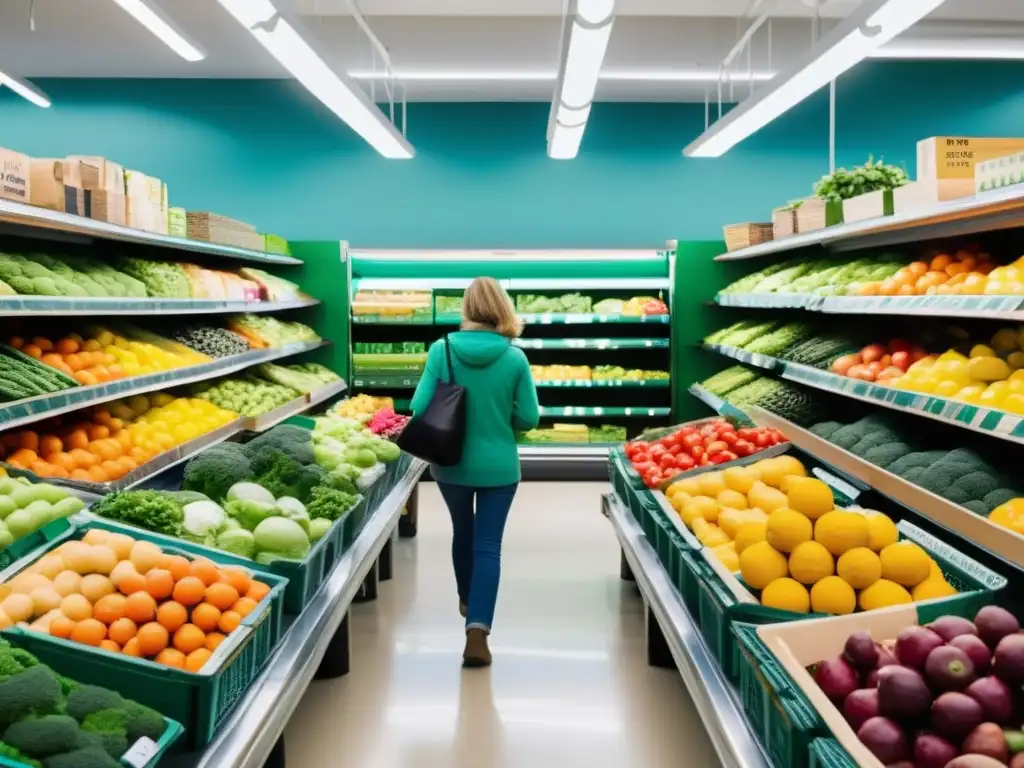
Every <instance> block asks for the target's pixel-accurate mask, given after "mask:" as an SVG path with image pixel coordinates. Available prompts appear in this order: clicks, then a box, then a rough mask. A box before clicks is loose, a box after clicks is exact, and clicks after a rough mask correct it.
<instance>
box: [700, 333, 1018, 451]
mask: <svg viewBox="0 0 1024 768" xmlns="http://www.w3.org/2000/svg"><path fill="white" fill-rule="evenodd" d="M704 346H705V347H706V348H708V349H710V350H711V351H714V352H717V353H718V354H720V355H724V356H726V357H730V358H732V359H734V360H742V361H743V362H746V360H745V359H744V358H741V357H739V356H738V355H737V352H742V351H743V350H737V349H736V348H735V347H723V346H721V345H710V344H709V345H704ZM746 354H747V355H749V354H750V353H746ZM759 357H766V356H765V355H759ZM769 359H770V360H774V362H775V370H780V371H781V375H782V378H783V379H786V380H787V381H793V382H796V383H797V384H803V385H805V386H808V387H814V388H815V389H820V390H823V391H825V392H832V393H833V394H836V395H842V396H843V397H849V398H851V399H853V400H861V401H863V402H866V403H873V404H874V405H880V406H882V407H884V408H889V409H891V410H894V411H902V412H904V413H909V414H913V415H915V416H923V417H925V418H928V419H933V420H935V421H941V422H943V423H945V424H949V425H952V426H954V427H961V428H963V429H969V430H971V431H973V432H980V433H981V434H983V435H989V436H991V437H998V438H999V439H1001V440H1007V441H1009V442H1013V443H1024V417H1021V416H1017V415H1015V414H1012V413H1007V412H1006V411H997V410H994V409H992V408H983V407H981V406H978V405H970V404H968V403H962V402H959V401H957V400H950V399H949V398H945V397H937V396H935V395H927V394H922V393H919V392H910V391H908V390H904V389H896V388H895V387H886V386H883V385H881V384H875V383H873V382H870V381H862V380H861V379H851V378H850V377H848V376H840V375H839V374H837V373H832V372H831V371H823V370H821V369H820V368H812V367H811V366H809V365H801V364H799V363H790V362H786V361H784V360H779V359H777V358H769Z"/></svg>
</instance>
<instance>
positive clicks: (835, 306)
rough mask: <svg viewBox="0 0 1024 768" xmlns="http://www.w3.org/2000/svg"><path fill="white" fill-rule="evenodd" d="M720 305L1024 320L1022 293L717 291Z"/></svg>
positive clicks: (842, 313)
mask: <svg viewBox="0 0 1024 768" xmlns="http://www.w3.org/2000/svg"><path fill="white" fill-rule="evenodd" d="M715 301H716V302H717V303H718V304H719V305H720V306H723V307H749V308H751V309H767V308H773V309H804V310H807V311H809V312H822V313H825V314H837V315H920V316H922V317H977V318H983V319H990V320H1017V321H1019V320H1022V319H1024V296H936V295H933V296H807V295H803V294H779V293H761V294H759V293H736V294H729V293H720V294H718V296H716V297H715Z"/></svg>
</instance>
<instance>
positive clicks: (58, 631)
mask: <svg viewBox="0 0 1024 768" xmlns="http://www.w3.org/2000/svg"><path fill="white" fill-rule="evenodd" d="M74 628H75V622H73V621H72V620H71V619H69V618H68V617H67V616H64V615H61V616H57V617H55V618H54V620H53V621H51V622H50V634H51V635H53V636H54V637H63V638H64V639H65V640H66V639H67V638H69V637H71V632H72V630H73V629H74Z"/></svg>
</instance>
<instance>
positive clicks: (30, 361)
mask: <svg viewBox="0 0 1024 768" xmlns="http://www.w3.org/2000/svg"><path fill="white" fill-rule="evenodd" d="M0 352H2V353H3V354H5V355H9V356H11V357H13V358H14V359H15V360H20V361H21V362H23V363H26V364H27V365H30V366H32V367H33V368H34V369H39V368H42V369H43V370H44V372H45V373H47V374H49V375H50V376H51V377H52V378H55V379H57V381H60V382H63V383H65V384H66V385H67V386H68V387H77V386H78V382H77V381H75V380H74V379H73V378H71V377H70V376H67V375H65V374H64V373H62V372H60V371H58V370H57V369H56V368H51V367H50V366H48V365H47V364H46V363H41V362H39V361H38V360H36V359H35V358H34V357H32V355H26V354H25V353H24V352H22V351H21V350H20V349H15V348H14V347H12V346H10V345H9V344H0Z"/></svg>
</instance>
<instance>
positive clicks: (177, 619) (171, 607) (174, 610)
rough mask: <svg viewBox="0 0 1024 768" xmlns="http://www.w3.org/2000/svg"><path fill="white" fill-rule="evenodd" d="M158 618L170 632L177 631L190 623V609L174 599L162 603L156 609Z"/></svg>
mask: <svg viewBox="0 0 1024 768" xmlns="http://www.w3.org/2000/svg"><path fill="white" fill-rule="evenodd" d="M156 620H157V621H158V622H160V624H161V625H162V626H163V627H165V628H166V629H167V631H168V632H177V631H178V629H180V628H181V627H182V626H184V625H185V624H186V623H188V610H186V608H185V606H184V605H182V604H181V603H176V602H174V601H173V600H169V601H168V602H166V603H164V604H163V605H161V606H160V607H159V608H157V610H156Z"/></svg>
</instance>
